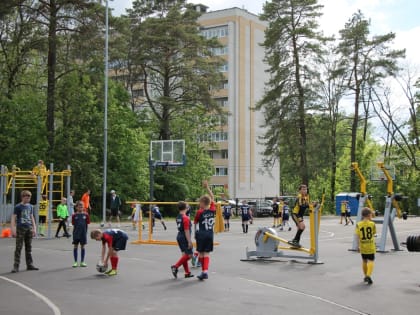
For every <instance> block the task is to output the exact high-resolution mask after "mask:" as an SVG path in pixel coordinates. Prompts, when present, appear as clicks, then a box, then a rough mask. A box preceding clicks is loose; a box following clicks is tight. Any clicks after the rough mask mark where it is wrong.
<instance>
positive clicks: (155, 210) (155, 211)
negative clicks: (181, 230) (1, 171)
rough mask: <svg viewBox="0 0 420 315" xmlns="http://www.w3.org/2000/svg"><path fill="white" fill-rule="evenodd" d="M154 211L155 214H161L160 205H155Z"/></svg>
mask: <svg viewBox="0 0 420 315" xmlns="http://www.w3.org/2000/svg"><path fill="white" fill-rule="evenodd" d="M152 212H153V213H154V214H157V215H160V214H161V213H160V210H159V207H153V208H152Z"/></svg>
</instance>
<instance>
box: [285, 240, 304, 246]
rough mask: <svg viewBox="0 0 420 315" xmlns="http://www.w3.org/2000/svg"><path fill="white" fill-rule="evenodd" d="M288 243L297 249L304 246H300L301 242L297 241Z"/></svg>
mask: <svg viewBox="0 0 420 315" xmlns="http://www.w3.org/2000/svg"><path fill="white" fill-rule="evenodd" d="M287 243H288V244H289V245H290V246H292V247H295V248H301V247H302V245H300V244H299V242H298V241H296V240H291V241H288V242H287Z"/></svg>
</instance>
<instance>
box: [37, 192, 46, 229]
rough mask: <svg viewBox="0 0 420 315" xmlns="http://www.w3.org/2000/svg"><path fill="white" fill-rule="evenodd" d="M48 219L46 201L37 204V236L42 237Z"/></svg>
mask: <svg viewBox="0 0 420 315" xmlns="http://www.w3.org/2000/svg"><path fill="white" fill-rule="evenodd" d="M47 217H48V200H41V201H40V202H39V210H38V234H39V235H41V236H44V232H45V223H46V222H47Z"/></svg>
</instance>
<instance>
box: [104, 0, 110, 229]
mask: <svg viewBox="0 0 420 315" xmlns="http://www.w3.org/2000/svg"><path fill="white" fill-rule="evenodd" d="M105 10H106V12H105V91H104V166H103V168H104V170H103V185H102V224H105V222H106V190H107V187H106V184H107V173H108V35H109V34H108V28H109V27H108V24H109V21H108V13H109V12H108V11H109V10H108V0H106V6H105Z"/></svg>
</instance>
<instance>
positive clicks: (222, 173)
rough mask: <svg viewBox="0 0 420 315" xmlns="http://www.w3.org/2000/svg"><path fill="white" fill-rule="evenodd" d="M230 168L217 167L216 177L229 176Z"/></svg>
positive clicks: (215, 169) (215, 170)
mask: <svg viewBox="0 0 420 315" xmlns="http://www.w3.org/2000/svg"><path fill="white" fill-rule="evenodd" d="M227 175H228V168H227V167H215V168H214V176H227Z"/></svg>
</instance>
